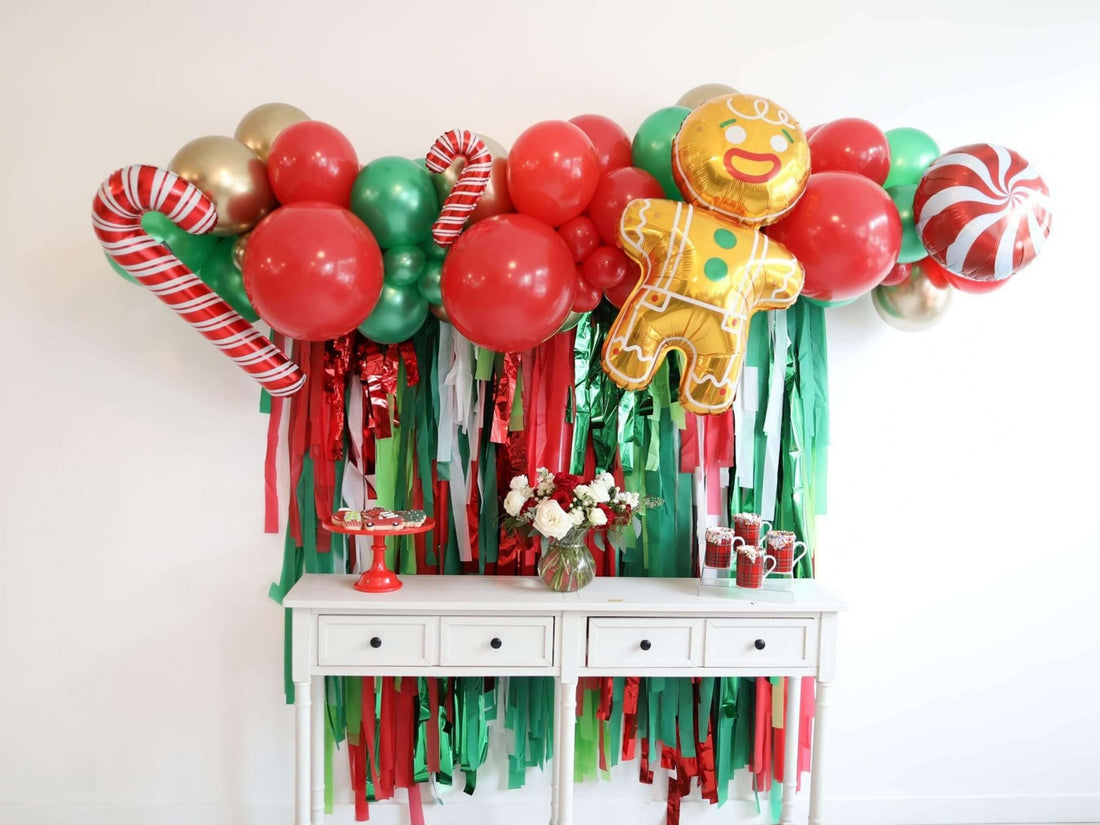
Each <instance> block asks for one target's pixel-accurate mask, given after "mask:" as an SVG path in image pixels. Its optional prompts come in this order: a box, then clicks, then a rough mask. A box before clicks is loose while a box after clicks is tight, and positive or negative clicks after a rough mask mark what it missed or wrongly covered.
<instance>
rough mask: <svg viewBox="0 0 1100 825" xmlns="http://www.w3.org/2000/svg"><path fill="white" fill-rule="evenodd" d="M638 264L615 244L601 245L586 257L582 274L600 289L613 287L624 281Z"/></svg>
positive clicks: (582, 265) (582, 266)
mask: <svg viewBox="0 0 1100 825" xmlns="http://www.w3.org/2000/svg"><path fill="white" fill-rule="evenodd" d="M637 266H638V265H637V264H636V263H634V261H632V260H630V258H628V257H627V256H626V253H625V252H623V251H622V250H621V249H619V248H617V247H614V246H601V247H600V248H599V249H597V250H596V251H595V252H593V253H592V254H591V255H589V256H588V257H587V258H585V259H584V263H582V264H581V276H582V277H583V278H584V279H585V280H586V281H588V283H590V284H592V286H594V287H597V288H599V289H611V288H612V287H616V286H618V285H619V284H621V283H622V282H623V279H624V278H626V277H627V276H628V275H630V273H631V272H632V271H633V269H632V267H637Z"/></svg>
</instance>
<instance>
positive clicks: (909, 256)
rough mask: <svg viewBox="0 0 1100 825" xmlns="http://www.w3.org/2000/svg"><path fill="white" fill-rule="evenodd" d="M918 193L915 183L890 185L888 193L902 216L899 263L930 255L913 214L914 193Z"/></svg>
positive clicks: (906, 262)
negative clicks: (918, 231)
mask: <svg viewBox="0 0 1100 825" xmlns="http://www.w3.org/2000/svg"><path fill="white" fill-rule="evenodd" d="M916 193H917V187H916V186H915V185H913V184H908V185H905V186H888V187H887V188H886V194H887V195H889V196H890V200H892V201H893V202H894V206H896V207H897V209H898V215H900V216H901V251H900V252H899V253H898V263H899V264H911V263H913V262H914V261H919V260H920V259H921V258H923V257H925V256H926V255H928V252H926V251H925V249H924V244H923V243H921V239H920V235H918V234H917V226H916V223H915V221H916V218H915V216H914V215H913V195H915V194H916Z"/></svg>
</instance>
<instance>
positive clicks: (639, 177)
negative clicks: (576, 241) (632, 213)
mask: <svg viewBox="0 0 1100 825" xmlns="http://www.w3.org/2000/svg"><path fill="white" fill-rule="evenodd" d="M664 196H665V192H664V190H663V189H662V188H661V184H659V183H658V182H657V179H656V178H655V177H653V175H651V174H649V172H647V171H645V170H644V169H637V168H635V167H633V166H627V167H625V168H623V169H614V170H612V171H610V172H607V173H606V174H604V175H602V176H601V177H600V182H599V184H598V185H597V186H596V191H595V193H594V194H593V195H592V201H591V202H590V203H589V204H588V210H587V211H588V217H590V218H591V219H592V220H593V222H594V223H595V224H596V229H597V231H598V232H599V233H600V240H601V241H603V242H604V243H606V244H615V243H616V242H617V241H618V239H619V221H620V220H621V219H622V217H623V210H624V209H626V205H627V204H628V203H630V202H631V201H632V200H636V199H638V198H663V197H664Z"/></svg>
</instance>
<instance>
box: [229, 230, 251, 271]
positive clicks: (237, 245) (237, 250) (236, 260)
mask: <svg viewBox="0 0 1100 825" xmlns="http://www.w3.org/2000/svg"><path fill="white" fill-rule="evenodd" d="M250 236H251V233H250V232H245V233H244V234H243V235H241V236H239V237H238V238H237V240H235V241H234V242H233V266H235V267H237V269H240V270H242V271H243V270H244V251H245V249H247V248H248V239H249V237H250Z"/></svg>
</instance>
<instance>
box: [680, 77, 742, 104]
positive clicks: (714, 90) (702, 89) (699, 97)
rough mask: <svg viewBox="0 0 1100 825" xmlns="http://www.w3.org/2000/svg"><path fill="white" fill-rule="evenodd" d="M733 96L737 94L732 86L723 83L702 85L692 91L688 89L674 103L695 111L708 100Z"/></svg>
mask: <svg viewBox="0 0 1100 825" xmlns="http://www.w3.org/2000/svg"><path fill="white" fill-rule="evenodd" d="M735 94H737V90H736V89H735V88H733V87H732V86H727V85H726V84H725V83H703V84H702V85H700V86H696V87H695V88H693V89H688V90H687V91H686V92H684V93H683V94H682V95H680V99H679V100H677V101H676V105H677V106H686V107H687V108H689V109H695V108H697V107H699V106H702V105H703V104H704V103H706V102H707V101H708V100H713V99H714V98H716V97H718V96H720V95H735Z"/></svg>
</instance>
